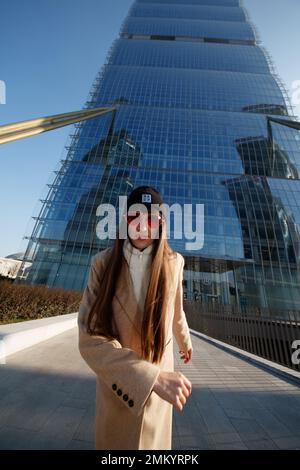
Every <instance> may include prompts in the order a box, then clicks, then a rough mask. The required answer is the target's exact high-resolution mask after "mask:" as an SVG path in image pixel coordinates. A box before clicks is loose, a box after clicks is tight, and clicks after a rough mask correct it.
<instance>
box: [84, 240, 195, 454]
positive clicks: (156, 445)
mask: <svg viewBox="0 0 300 470" xmlns="http://www.w3.org/2000/svg"><path fill="white" fill-rule="evenodd" d="M111 249H112V248H111V247H109V248H106V249H105V250H103V251H100V252H98V253H96V254H95V255H94V256H93V257H92V261H91V267H90V272H89V278H88V282H87V285H86V288H85V290H84V293H83V297H82V300H81V303H80V308H79V314H78V327H79V351H80V353H81V355H82V357H83V359H84V360H85V361H86V363H87V364H88V366H89V367H90V368H91V369H92V370H93V371H94V372H95V373H96V377H97V385H96V420H95V438H96V439H95V440H96V446H95V448H96V449H97V450H103V449H104V450H125V449H126V450H138V449H140V450H142V449H147V450H156V449H157V450H162V449H171V441H172V412H173V405H171V404H170V403H169V402H167V401H165V400H163V399H162V398H161V397H159V396H158V395H157V394H156V393H155V392H154V391H153V390H152V387H153V385H154V383H155V382H156V379H157V377H158V375H159V373H160V371H161V370H165V371H173V370H174V357H173V333H174V336H175V339H176V342H177V344H178V347H179V349H178V351H179V350H183V351H185V352H187V351H188V349H189V348H190V347H191V346H192V343H191V337H190V333H189V328H188V325H187V321H186V317H185V313H184V311H183V306H182V279H183V266H184V258H183V256H182V255H181V254H179V253H177V256H176V257H174V259H172V260H171V261H170V265H171V269H172V273H173V276H172V287H171V289H170V295H169V307H168V315H167V324H166V344H165V352H164V355H163V357H162V360H161V362H160V363H159V364H153V363H151V362H149V361H145V360H144V359H141V356H140V343H139V341H140V331H141V324H142V321H141V320H142V312H141V311H140V307H139V306H138V302H137V300H136V298H135V294H134V289H133V285H132V280H131V276H130V272H129V266H128V263H127V261H126V260H125V257H124V256H123V264H122V269H121V275H120V278H119V283H118V286H117V289H116V292H115V296H114V298H113V314H114V324H115V326H116V328H117V331H118V332H119V334H120V342H119V341H118V340H117V339H114V340H112V341H108V339H107V338H106V337H104V336H91V335H89V334H88V333H87V332H86V320H87V317H88V313H89V311H90V308H91V305H92V302H93V300H94V299H95V296H97V295H99V294H101V286H100V285H99V275H100V273H101V271H102V270H103V269H104V267H105V263H106V261H107V259H108V256H109V255H110V253H111Z"/></svg>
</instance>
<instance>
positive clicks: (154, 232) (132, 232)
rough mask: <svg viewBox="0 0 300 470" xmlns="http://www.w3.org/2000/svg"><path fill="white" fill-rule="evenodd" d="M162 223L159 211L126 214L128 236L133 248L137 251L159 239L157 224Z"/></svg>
mask: <svg viewBox="0 0 300 470" xmlns="http://www.w3.org/2000/svg"><path fill="white" fill-rule="evenodd" d="M160 223H162V219H161V215H160V213H159V211H153V210H152V211H150V210H149V211H145V212H136V211H134V212H130V210H129V211H128V213H127V224H128V236H129V238H130V241H131V243H132V244H133V246H135V247H136V248H138V249H139V250H143V249H144V248H147V246H149V245H151V243H153V240H154V239H156V238H159V224H160Z"/></svg>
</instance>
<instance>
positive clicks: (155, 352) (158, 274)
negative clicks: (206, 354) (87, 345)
mask: <svg viewBox="0 0 300 470" xmlns="http://www.w3.org/2000/svg"><path fill="white" fill-rule="evenodd" d="M127 233H128V232H127ZM127 236H128V235H127ZM152 243H154V247H153V251H152V261H151V265H150V270H151V273H150V278H149V285H148V291H147V295H146V298H145V305H144V315H143V321H142V328H141V354H142V359H145V360H147V361H150V362H153V363H158V362H160V360H161V358H162V355H163V352H164V346H165V341H166V338H165V336H166V333H165V323H166V321H165V320H166V315H167V303H168V294H169V289H170V281H171V278H170V264H169V260H170V258H173V257H174V256H176V252H175V251H173V250H172V248H171V247H170V246H169V244H168V242H167V237H166V223H163V224H162V225H160V227H159V238H154V239H153V241H152ZM123 244H124V239H120V238H119V230H118V232H117V237H116V241H115V242H114V244H113V245H112V247H111V253H110V255H109V256H108V257H107V260H106V262H105V268H104V270H103V274H102V279H101V280H100V285H101V292H99V295H98V296H97V297H96V299H95V302H94V304H93V305H92V308H91V310H90V313H89V316H88V320H87V330H88V333H89V334H91V335H98V334H101V335H103V336H106V337H107V338H108V339H109V340H112V339H115V338H116V337H117V339H118V334H116V332H114V330H113V309H112V300H113V297H114V293H115V290H116V286H117V283H118V279H119V276H120V273H121V268H122V263H124V262H126V260H125V258H124V255H123ZM92 323H93V326H92Z"/></svg>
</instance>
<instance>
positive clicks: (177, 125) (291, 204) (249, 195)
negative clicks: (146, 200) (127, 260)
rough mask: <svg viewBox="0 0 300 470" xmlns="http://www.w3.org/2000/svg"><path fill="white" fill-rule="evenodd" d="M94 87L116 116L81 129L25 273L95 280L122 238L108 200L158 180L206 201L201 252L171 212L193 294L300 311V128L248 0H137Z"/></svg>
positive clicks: (172, 195) (46, 279) (175, 243)
mask: <svg viewBox="0 0 300 470" xmlns="http://www.w3.org/2000/svg"><path fill="white" fill-rule="evenodd" d="M234 39H236V40H237V41H238V40H239V41H240V43H239V44H233V43H232V40H234ZM248 40H251V41H252V42H251V43H247V41H248ZM90 96H91V97H90V100H89V101H88V102H87V103H86V107H89V108H94V107H98V106H110V105H116V111H115V112H114V113H111V114H107V115H105V116H102V117H99V118H95V119H91V120H88V121H84V122H82V123H80V124H77V125H75V126H74V129H73V132H72V139H71V143H70V145H69V146H68V147H67V149H66V155H65V158H64V159H63V160H62V161H61V167H60V169H59V171H57V172H55V174H54V175H55V176H54V178H53V182H52V184H51V185H50V187H49V191H48V194H47V196H46V197H45V199H44V200H43V201H42V205H41V209H40V213H39V214H38V217H37V218H36V224H35V227H34V229H33V232H32V233H31V234H30V236H28V247H27V251H26V254H25V258H24V264H23V268H21V270H20V271H19V278H20V279H22V280H23V281H26V282H28V283H42V284H46V285H48V286H55V287H56V286H57V287H65V288H69V289H82V288H83V287H84V286H85V283H86V280H87V274H88V269H89V263H90V259H91V256H92V255H93V254H95V253H96V252H98V251H99V250H101V249H104V248H106V247H107V246H109V245H110V244H111V243H112V240H108V239H107V240H100V239H99V238H98V237H97V234H96V226H97V223H98V222H99V217H98V216H97V215H96V209H97V207H98V206H99V204H101V203H111V204H113V205H114V206H115V207H116V209H117V210H118V197H119V196H120V195H127V194H128V193H129V192H130V191H131V189H132V188H133V187H135V186H138V185H142V184H151V185H153V186H155V187H157V188H158V189H159V190H160V192H161V193H162V195H163V198H164V200H165V202H166V203H167V204H169V205H172V204H174V203H177V204H179V205H180V206H182V207H183V204H193V207H194V208H195V207H196V204H203V205H204V244H203V247H201V248H199V249H196V250H189V249H187V247H186V243H187V242H191V240H190V239H189V234H188V233H185V232H184V237H183V239H179V238H176V233H175V229H174V218H173V217H172V216H171V219H170V227H169V229H170V239H169V243H170V245H171V246H172V247H173V248H174V249H175V250H177V251H180V252H181V253H182V254H183V255H184V257H185V261H186V264H185V272H184V295H185V297H186V298H189V299H190V298H193V296H194V294H195V292H197V296H198V298H201V300H202V301H205V302H219V303H224V304H232V305H235V304H237V305H243V306H244V305H256V306H260V307H270V308H280V309H281V310H289V309H291V310H292V309H299V308H300V289H299V287H300V284H299V264H300V179H299V171H300V136H299V132H298V131H296V130H294V129H291V128H290V127H288V126H287V125H285V123H286V122H287V121H289V120H291V119H292V116H291V115H290V108H289V106H288V103H287V101H286V99H285V95H284V90H283V89H282V86H281V85H280V84H279V83H278V82H277V78H276V76H274V75H273V74H272V64H270V60H269V59H268V58H267V57H266V56H265V53H264V52H263V50H262V49H261V48H260V47H259V45H258V44H257V43H256V41H255V36H254V33H253V30H252V27H251V25H250V24H249V23H248V22H247V20H246V16H245V12H244V10H243V8H242V7H241V6H240V3H239V1H238V0H189V1H188V2H187V3H186V2H183V0H181V1H180V0H177V1H175V0H164V2H163V3H161V2H160V0H152V1H151V2H149V1H146V0H140V1H137V2H134V3H133V6H132V8H131V9H130V12H129V15H128V17H127V19H126V21H125V23H124V26H123V28H122V29H121V31H120V37H119V38H118V39H117V40H116V41H115V42H114V43H113V46H112V48H111V51H110V52H109V54H108V57H107V61H106V63H105V65H104V66H103V67H102V69H101V71H100V73H99V75H98V76H97V78H96V80H95V83H94V84H93V86H92V89H91V93H90ZM278 115H280V117H281V122H280V123H278V122H275V121H273V120H272V119H276V117H278ZM194 215H195V214H194V213H193V214H192V216H191V218H190V219H189V220H190V222H193V223H194V222H195V217H194ZM195 228H196V227H195V224H194V225H193V224H192V225H191V230H195ZM182 229H183V231H184V229H185V227H184V226H182ZM25 262H27V263H28V262H31V266H30V267H29V268H25V266H26V265H25Z"/></svg>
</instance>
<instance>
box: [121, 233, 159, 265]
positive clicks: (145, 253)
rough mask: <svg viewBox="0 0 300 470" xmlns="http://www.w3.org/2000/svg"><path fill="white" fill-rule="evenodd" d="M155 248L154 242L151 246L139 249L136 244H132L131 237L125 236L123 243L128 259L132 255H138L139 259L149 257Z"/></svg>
mask: <svg viewBox="0 0 300 470" xmlns="http://www.w3.org/2000/svg"><path fill="white" fill-rule="evenodd" d="M153 248H154V242H152V243H151V244H150V245H149V246H147V247H146V248H144V249H143V250H139V249H138V248H136V247H135V246H133V245H132V243H131V241H130V240H129V238H128V237H127V238H125V240H124V244H123V253H124V255H125V257H126V259H127V261H128V260H129V259H130V258H131V256H134V257H138V258H139V259H141V258H143V259H145V258H149V257H151V256H150V255H151V253H152V251H153Z"/></svg>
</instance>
